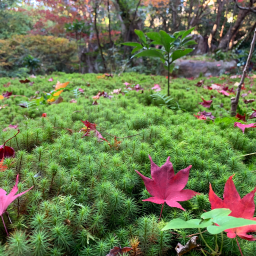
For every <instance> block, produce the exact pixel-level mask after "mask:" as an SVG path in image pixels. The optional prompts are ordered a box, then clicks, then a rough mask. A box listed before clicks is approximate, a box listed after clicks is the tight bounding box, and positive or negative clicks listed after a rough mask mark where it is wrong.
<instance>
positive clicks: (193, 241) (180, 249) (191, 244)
mask: <svg viewBox="0 0 256 256" xmlns="http://www.w3.org/2000/svg"><path fill="white" fill-rule="evenodd" d="M197 239H198V237H197V236H192V237H191V238H190V239H189V240H188V242H187V243H186V244H185V245H184V246H183V245H182V244H180V243H178V244H177V245H176V247H175V250H176V252H177V256H182V255H184V254H186V253H187V252H190V251H191V250H192V249H194V248H197V247H199V246H200V245H199V244H197Z"/></svg>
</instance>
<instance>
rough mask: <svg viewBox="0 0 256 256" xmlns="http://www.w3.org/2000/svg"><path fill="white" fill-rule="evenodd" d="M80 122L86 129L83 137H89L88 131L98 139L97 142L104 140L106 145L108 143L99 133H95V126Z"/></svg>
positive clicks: (87, 122)
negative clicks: (93, 133)
mask: <svg viewBox="0 0 256 256" xmlns="http://www.w3.org/2000/svg"><path fill="white" fill-rule="evenodd" d="M81 121H82V120H81ZM82 122H83V124H84V125H85V126H86V127H87V130H86V133H85V134H84V136H89V135H90V131H93V132H95V136H96V137H97V138H98V140H99V141H100V140H105V141H106V142H107V143H109V142H108V141H107V140H106V139H105V138H103V136H102V135H101V134H100V132H99V131H97V129H96V124H94V123H90V122H89V121H87V120H86V121H82ZM84 136H83V137H84Z"/></svg>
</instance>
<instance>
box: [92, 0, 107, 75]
mask: <svg viewBox="0 0 256 256" xmlns="http://www.w3.org/2000/svg"><path fill="white" fill-rule="evenodd" d="M98 8H99V4H98V1H96V3H95V9H94V28H95V32H96V37H97V42H98V47H99V51H100V55H101V58H102V63H103V66H104V72H106V71H107V67H106V62H105V58H104V56H103V51H102V47H101V44H100V36H99V30H98V27H97V14H98Z"/></svg>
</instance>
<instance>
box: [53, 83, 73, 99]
mask: <svg viewBox="0 0 256 256" xmlns="http://www.w3.org/2000/svg"><path fill="white" fill-rule="evenodd" d="M68 84H69V82H66V83H63V84H62V83H60V82H59V81H58V82H57V84H56V86H55V91H57V90H59V89H61V88H65V87H66V86H67V85H68ZM62 92H63V90H60V91H58V92H56V93H54V94H53V96H54V97H56V96H59V95H60V94H61V93H62Z"/></svg>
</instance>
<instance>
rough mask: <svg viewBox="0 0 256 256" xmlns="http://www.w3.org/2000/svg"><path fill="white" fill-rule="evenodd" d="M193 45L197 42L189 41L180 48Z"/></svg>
mask: <svg viewBox="0 0 256 256" xmlns="http://www.w3.org/2000/svg"><path fill="white" fill-rule="evenodd" d="M195 44H197V42H196V41H195V40H190V41H188V42H186V43H184V44H182V46H189V45H195Z"/></svg>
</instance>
